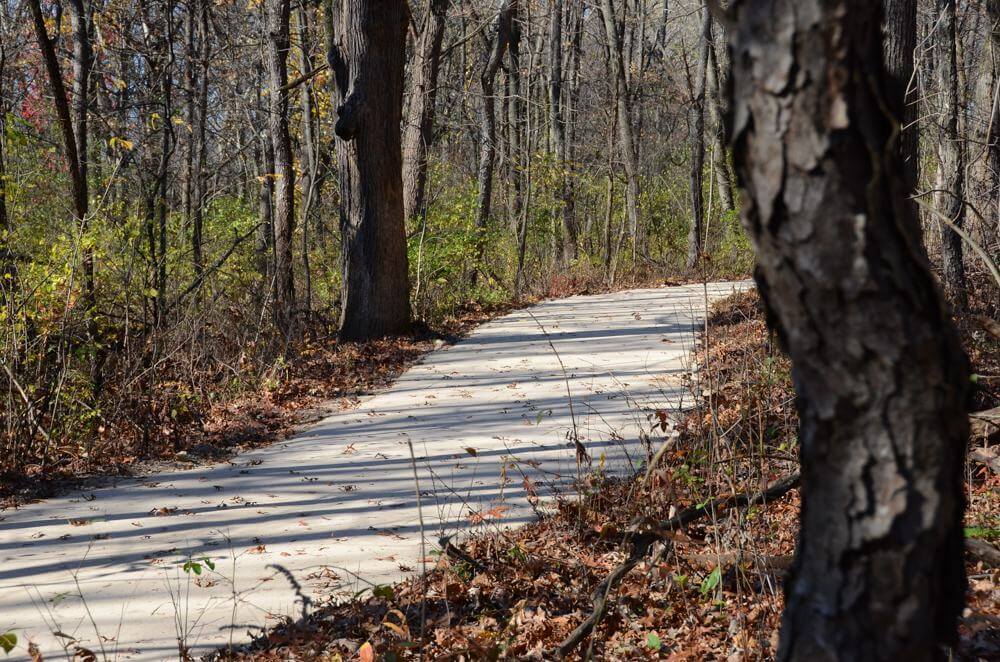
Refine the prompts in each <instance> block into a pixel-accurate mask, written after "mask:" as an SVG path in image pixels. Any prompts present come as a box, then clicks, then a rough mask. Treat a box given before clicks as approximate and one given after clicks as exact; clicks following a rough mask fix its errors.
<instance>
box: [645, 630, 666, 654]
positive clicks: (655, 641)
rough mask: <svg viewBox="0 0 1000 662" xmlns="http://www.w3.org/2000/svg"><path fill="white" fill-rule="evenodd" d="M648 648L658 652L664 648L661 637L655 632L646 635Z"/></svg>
mask: <svg viewBox="0 0 1000 662" xmlns="http://www.w3.org/2000/svg"><path fill="white" fill-rule="evenodd" d="M646 647H647V648H649V649H650V650H654V651H658V650H660V648H662V647H663V643H662V642H661V641H660V635H658V634H656V633H655V632H650V633H649V634H647V635H646Z"/></svg>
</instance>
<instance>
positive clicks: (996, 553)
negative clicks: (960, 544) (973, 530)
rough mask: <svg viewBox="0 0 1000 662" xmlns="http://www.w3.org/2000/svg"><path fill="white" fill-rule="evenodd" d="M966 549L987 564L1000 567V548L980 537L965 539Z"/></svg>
mask: <svg viewBox="0 0 1000 662" xmlns="http://www.w3.org/2000/svg"><path fill="white" fill-rule="evenodd" d="M965 551H967V552H968V553H969V554H971V555H972V556H973V557H974V558H976V559H977V560H979V561H982V562H983V563H985V564H986V565H990V566H993V567H994V568H1000V549H997V548H996V547H994V546H993V545H991V544H989V543H988V542H986V541H985V540H979V539H978V538H966V539H965Z"/></svg>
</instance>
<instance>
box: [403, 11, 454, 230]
mask: <svg viewBox="0 0 1000 662" xmlns="http://www.w3.org/2000/svg"><path fill="white" fill-rule="evenodd" d="M450 4H451V2H450V0H430V6H429V8H428V11H427V17H426V23H425V24H424V28H423V30H421V31H420V39H419V42H418V44H417V54H416V55H417V59H416V62H415V63H414V65H413V83H412V86H413V90H412V93H411V95H410V105H409V109H408V112H407V117H406V126H405V127H404V129H403V201H404V202H403V207H404V210H405V214H406V218H412V217H413V216H415V215H417V214H419V213H420V212H421V211H422V210H423V206H424V194H425V192H426V190H427V151H428V150H429V149H430V146H431V143H432V142H433V140H434V115H435V105H436V102H437V87H438V72H439V71H440V69H441V45H442V43H443V42H444V29H445V25H446V19H447V17H448V7H449V5H450Z"/></svg>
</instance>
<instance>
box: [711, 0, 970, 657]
mask: <svg viewBox="0 0 1000 662" xmlns="http://www.w3.org/2000/svg"><path fill="white" fill-rule="evenodd" d="M733 7H734V8H735V19H736V26H735V27H734V32H733V34H732V36H731V44H730V47H731V62H732V63H733V79H734V85H733V103H734V107H733V109H732V117H731V121H732V127H731V128H732V133H731V135H732V137H733V151H734V157H735V161H736V166H737V173H738V176H739V181H740V185H741V186H742V187H743V188H744V190H745V191H746V194H747V195H746V196H744V198H745V200H746V204H745V206H744V209H743V224H744V226H745V228H746V230H747V232H748V234H749V235H750V237H751V240H752V242H753V245H754V247H755V249H756V252H757V257H758V263H759V267H758V276H757V282H758V286H759V289H760V292H761V295H762V296H763V298H764V301H765V304H766V306H767V308H768V312H769V317H770V319H771V320H772V321H773V322H774V323H775V324H776V326H777V329H778V332H779V337H780V338H781V340H782V342H783V344H784V346H785V347H786V348H787V350H788V353H789V355H790V356H791V359H792V364H793V376H794V381H795V387H796V392H797V393H798V401H797V406H798V410H799V416H800V421H801V424H800V425H801V429H800V435H799V439H800V455H801V462H802V512H801V532H800V538H799V544H798V553H797V558H796V561H795V566H794V569H793V571H792V574H791V577H790V579H789V581H788V584H787V586H786V590H785V593H786V607H785V614H784V619H783V625H782V633H781V644H780V651H779V655H778V657H779V659H782V660H809V661H814V660H845V661H846V660H852V661H854V660H911V661H917V660H932V659H938V658H940V657H942V654H941V651H940V648H939V646H940V645H942V644H949V643H951V642H953V641H954V640H955V636H956V618H957V617H958V615H959V613H960V611H961V609H962V604H963V596H964V591H965V571H964V566H963V559H962V549H963V531H962V511H963V506H964V503H963V495H962V464H963V462H962V460H963V454H964V450H965V444H966V441H967V438H968V431H969V429H968V421H967V418H966V415H965V411H964V405H965V399H966V391H967V388H968V383H969V375H968V361H967V359H966V357H965V355H964V354H963V351H962V349H961V346H960V344H959V340H958V335H957V333H956V331H955V329H954V328H953V326H952V324H951V322H950V321H949V318H948V315H947V314H946V312H945V307H944V305H943V304H942V300H941V297H940V294H939V291H938V288H937V285H936V283H935V281H934V279H933V277H932V275H931V273H930V271H929V268H928V265H927V260H926V256H925V254H924V252H923V249H922V248H921V246H920V242H919V240H918V233H919V225H918V223H917V219H916V217H915V214H914V210H913V207H912V205H909V204H907V203H906V198H907V195H908V193H909V190H910V189H909V183H908V181H907V178H906V175H905V174H904V172H903V170H902V169H901V168H900V165H899V158H898V149H897V145H895V144H894V142H893V140H894V136H895V134H894V122H895V121H896V118H898V117H900V116H901V115H902V112H903V99H902V97H901V95H900V94H899V92H898V90H899V89H900V87H899V81H898V80H894V79H893V78H892V76H890V75H888V74H887V73H886V71H885V69H884V66H883V63H882V55H881V40H880V29H879V25H880V22H881V21H880V18H881V7H880V4H879V3H871V2H869V0H745V1H744V2H741V3H736V4H734V5H733ZM893 90H895V91H896V92H895V93H893Z"/></svg>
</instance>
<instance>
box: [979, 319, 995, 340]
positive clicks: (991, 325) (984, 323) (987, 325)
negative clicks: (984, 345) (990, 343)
mask: <svg viewBox="0 0 1000 662" xmlns="http://www.w3.org/2000/svg"><path fill="white" fill-rule="evenodd" d="M976 319H977V320H978V321H979V325H980V326H981V327H983V329H984V330H985V331H986V332H987V333H989V334H990V335H991V336H993V337H994V338H996V339H997V340H1000V322H997V321H996V320H995V319H993V318H990V317H987V316H986V315H980V316H979V317H977V318H976Z"/></svg>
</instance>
